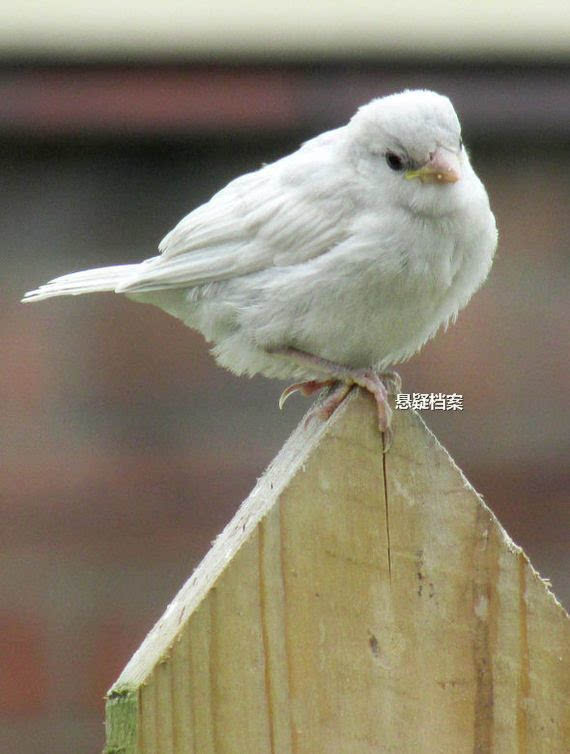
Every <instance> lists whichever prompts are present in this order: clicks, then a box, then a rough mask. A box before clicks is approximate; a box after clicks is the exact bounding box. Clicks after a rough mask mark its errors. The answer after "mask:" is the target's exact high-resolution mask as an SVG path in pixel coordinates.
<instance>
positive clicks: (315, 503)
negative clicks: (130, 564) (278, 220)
mask: <svg viewBox="0 0 570 754" xmlns="http://www.w3.org/2000/svg"><path fill="white" fill-rule="evenodd" d="M189 536H190V535H189ZM569 647H570V621H568V617H567V615H566V614H565V613H564V611H563V609H562V607H561V606H560V604H559V603H558V602H557V601H556V599H555V597H554V596H553V594H552V593H551V592H550V591H549V589H548V586H547V584H546V583H545V582H543V581H542V580H541V579H540V577H539V576H538V574H537V573H536V571H535V570H534V569H533V568H532V566H531V564H530V563H529V561H528V559H527V558H526V556H525V554H524V553H523V552H522V550H521V549H520V548H518V547H517V546H516V545H514V544H513V542H512V541H511V540H510V538H509V537H508V535H507V534H506V532H505V531H504V529H503V528H502V527H501V525H500V524H499V522H498V521H497V519H496V518H495V516H494V515H493V513H492V512H491V511H490V510H489V508H488V507H487V506H486V505H485V503H484V502H483V500H482V498H481V497H480V496H479V495H478V494H477V493H476V492H475V490H474V489H473V488H472V487H471V485H470V484H469V482H468V481H467V480H466V479H465V477H464V476H463V474H462V472H461V470H460V469H459V468H458V467H457V466H456V465H455V463H454V462H453V460H452V459H451V458H450V456H449V455H448V453H447V452H446V450H445V449H444V448H443V447H442V446H441V445H440V444H439V443H438V441H437V440H436V438H435V437H434V436H433V434H432V433H431V432H430V431H429V430H428V429H427V428H426V426H425V425H424V424H423V422H422V421H421V419H420V418H419V417H418V416H417V415H416V414H414V413H413V412H408V411H405V412H397V415H396V417H395V439H394V443H393V446H392V448H391V449H390V451H389V453H388V454H386V455H383V453H382V440H381V436H380V435H379V433H378V430H377V427H376V417H375V410H374V407H373V405H372V402H371V401H370V400H369V397H368V396H367V395H363V394H362V393H360V392H359V391H353V394H351V395H350V396H349V398H348V399H347V400H346V401H345V402H344V404H343V405H342V406H341V407H340V408H339V409H338V410H337V411H336V412H335V414H334V415H333V417H332V418H331V419H330V420H329V421H328V422H326V423H324V424H321V423H318V422H313V423H311V424H310V425H309V426H308V427H307V428H305V427H304V425H303V422H301V424H300V426H299V427H298V428H297V430H295V432H294V433H293V435H292V436H291V437H290V439H289V440H288V441H287V443H286V444H285V445H284V447H283V448H282V450H281V452H280V453H279V454H278V456H277V457H276V458H275V460H274V461H273V462H272V464H271V465H270V466H269V468H268V469H267V471H266V472H265V474H264V475H263V476H262V477H261V479H260V480H259V481H258V483H257V485H256V487H255V488H254V490H253V491H252V493H251V494H250V496H249V497H248V498H247V499H246V500H245V502H244V503H243V504H242V506H241V507H240V509H239V510H238V512H237V513H236V514H235V516H234V518H233V519H232V520H231V521H230V523H229V524H228V525H227V527H226V528H225V529H224V531H223V532H222V533H221V534H220V536H219V537H218V538H217V539H216V541H215V543H214V544H213V546H212V548H211V550H210V552H209V553H208V554H207V555H206V557H205V558H204V560H203V561H202V563H201V564H200V565H199V566H198V568H197V569H196V570H195V572H194V573H193V574H192V576H191V577H190V578H189V580H188V581H187V582H186V584H184V586H183V587H182V588H181V590H180V591H179V593H178V594H177V595H176V596H175V598H174V599H173V600H172V602H171V603H170V604H169V606H168V608H167V609H166V611H165V613H164V615H163V616H162V618H161V619H160V620H159V621H158V623H157V624H156V625H155V627H154V628H153V629H152V630H151V631H150V633H149V634H148V636H147V637H146V639H145V640H144V642H143V643H142V645H141V646H140V648H139V649H138V650H137V652H136V653H135V654H134V655H133V657H132V659H131V660H130V662H129V663H128V664H127V666H126V667H125V669H124V671H123V672H122V674H121V676H120V677H119V679H118V680H117V682H116V683H115V685H114V686H113V687H112V689H111V690H110V692H109V695H108V702H107V748H106V752H108V754H111V753H112V752H116V753H118V752H124V753H125V754H131V753H133V752H137V753H139V752H144V753H145V754H170V753H172V754H182V752H184V754H193V753H194V752H195V753H196V754H208V753H209V752H212V753H214V752H215V753H216V754H217V753H218V752H224V753H225V752H228V753H231V754H234V753H235V754H241V753H242V752H243V754H246V753H249V752H255V753H256V754H257V752H259V754H264V753H265V752H268V753H270V752H271V753H274V754H282V753H283V754H288V753H289V752H291V754H293V753H294V754H305V753H306V754H315V753H316V752H319V753H320V752H325V753H327V752H331V753H336V752H339V753H340V754H343V753H344V752H346V753H347V754H360V753H362V754H368V753H370V754H372V753H374V754H376V753H377V752H387V753H388V752H394V754H396V753H397V754H407V753H408V752H409V753H410V754H412V753H413V754H417V753H418V752H430V754H431V753H432V752H438V754H446V752H449V753H450V754H459V753H460V752H487V751H489V752H490V751H494V752H512V751H517V752H519V753H528V754H536V753H537V752H544V753H545V754H553V752H558V751H560V752H562V751H563V750H564V746H565V743H564V742H567V741H568V740H570V720H569V718H568V714H567V707H568V698H569V694H570V681H569V678H570V673H569V664H570V663H569V655H570V652H569Z"/></svg>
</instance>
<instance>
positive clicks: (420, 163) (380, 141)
mask: <svg viewBox="0 0 570 754" xmlns="http://www.w3.org/2000/svg"><path fill="white" fill-rule="evenodd" d="M346 134H347V137H348V142H347V143H348V145H349V149H350V152H351V156H352V159H353V160H354V161H355V165H356V169H357V170H358V172H359V173H360V174H361V175H363V176H364V177H365V178H366V179H367V181H368V182H369V183H370V182H371V183H372V186H371V188H372V190H374V187H375V186H377V188H378V192H379V194H381V197H380V196H379V198H381V199H382V200H383V201H385V200H386V199H387V198H391V200H392V201H394V202H396V203H398V204H401V205H404V206H408V207H409V208H410V209H412V210H416V211H417V212H420V213H429V214H436V215H437V214H442V213H445V212H448V211H452V210H453V208H454V206H458V205H459V204H461V203H462V198H463V197H464V184H465V182H466V180H467V179H469V178H471V176H473V175H474V174H473V172H472V170H471V167H470V165H469V158H468V157H467V154H466V152H465V149H464V147H463V142H462V139H461V126H460V124H459V120H458V118H457V115H456V113H455V110H454V109H453V105H452V104H451V102H450V101H449V99H448V98H447V97H443V96H442V95H440V94H436V93H435V92H430V91H426V90H416V91H413V90H407V91H405V92H401V93H399V94H393V95H390V96H388V97H383V98H382V99H376V100H372V102H370V103H368V104H367V105H364V106H363V107H361V108H360V109H359V110H358V112H357V113H356V115H355V116H354V117H353V118H352V120H351V121H350V123H349V124H348V126H347V128H346Z"/></svg>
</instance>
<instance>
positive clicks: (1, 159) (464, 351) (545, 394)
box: [0, 0, 570, 754]
mask: <svg viewBox="0 0 570 754" xmlns="http://www.w3.org/2000/svg"><path fill="white" fill-rule="evenodd" d="M461 6H462V4H460V3H457V4H453V3H447V2H444V1H443V0H435V1H434V2H431V3H429V4H425V3H419V2H409V3H397V4H394V3H390V4H384V3H378V2H372V0H370V1H369V2H367V1H366V0H364V2H360V3H358V4H354V3H349V2H348V0H346V2H345V1H343V0H339V2H336V3H334V4H332V3H325V2H324V0H320V1H316V2H313V3H306V2H296V1H295V2H288V3H285V2H275V3H269V4H268V3H264V4H261V3H259V2H255V1H253V0H250V2H247V3H239V4H236V3H230V2H229V1H228V0H209V2H208V3H202V2H194V3H181V2H174V1H173V0H163V2H161V3H156V2H154V3H152V2H145V1H144V0H143V1H142V2H138V3H137V4H136V6H135V4H132V5H130V6H129V5H128V4H125V3H116V2H111V0H99V2H97V3H95V4H93V3H92V2H90V3H87V2H85V0H83V1H80V2H75V3H73V6H71V4H70V3H68V2H64V1H63V0H59V1H58V0H46V2H44V3H43V4H38V3H26V2H23V3H22V4H21V5H20V7H19V9H18V10H16V9H15V7H14V6H12V5H11V4H5V5H3V6H2V7H1V8H0V175H1V180H0V195H1V206H2V212H1V213H0V231H1V232H0V238H1V244H0V254H1V261H2V276H1V280H0V286H1V298H0V301H1V304H0V306H1V309H0V353H1V354H2V358H1V366H0V394H1V396H2V401H1V403H0V417H1V420H0V442H1V446H2V454H1V457H0V463H1V466H2V473H1V476H0V507H1V512H0V515H1V526H0V538H1V550H0V637H1V639H0V666H1V669H0V751H6V752H7V751H10V752H16V751H17V752H20V754H28V753H32V752H34V753H35V752H40V751H41V752H42V753H43V752H58V754H67V753H69V754H72V753H73V754H75V753H76V752H79V751H81V752H97V751H99V750H100V749H101V748H102V746H103V717H104V708H103V695H104V693H105V691H106V690H107V689H108V688H109V686H110V685H111V684H112V682H113V681H114V680H115V678H116V677H117V675H118V674H119V672H120V671H121V669H122V667H123V666H124V665H125V664H126V662H127V660H128V659H129V657H130V656H131V654H132V653H133V652H134V650H135V649H136V648H137V646H138V645H139V644H140V642H141V641H142V639H143V637H144V636H145V634H146V632H147V631H148V630H149V629H150V628H151V626H152V625H153V623H154V622H155V621H156V620H157V619H158V618H159V616H160V615H161V613H162V612H163V610H164V608H165V607H166V605H167V603H168V602H169V601H170V600H171V599H172V597H173V596H174V594H175V593H176V591H177V589H178V588H179V587H180V585H181V584H182V583H183V581H184V580H185V579H186V578H187V577H188V576H189V575H190V573H191V571H192V570H193V568H194V567H195V566H196V564H197V563H198V562H199V560H200V558H201V557H202V556H203V555H204V554H205V552H206V551H207V549H208V547H209V543H210V542H211V540H212V539H213V538H214V537H215V536H216V535H217V534H218V532H219V531H220V530H221V528H222V527H223V526H224V525H225V523H226V522H227V521H228V520H229V519H230V517H231V516H232V513H233V512H234V511H235V509H236V507H237V506H238V505H239V503H240V501H241V500H242V499H243V498H244V497H245V496H246V495H247V493H248V491H249V490H250V489H251V487H252V486H253V485H254V483H255V481H256V478H257V477H258V476H259V475H260V474H261V473H262V471H263V469H264V468H265V466H266V465H267V464H268V463H269V461H270V460H271V459H272V457H273V456H274V455H275V453H276V452H277V451H278V449H279V448H280V447H281V445H282V444H283V442H284V441H285V439H286V438H287V436H288V435H289V433H290V432H291V430H292V429H293V428H294V426H295V425H296V423H297V422H298V420H299V419H300V417H301V416H302V414H303V413H304V411H305V410H306V409H307V407H308V405H309V404H308V403H307V402H306V401H304V400H303V399H299V398H295V399H291V401H289V402H288V404H287V406H286V408H285V410H284V411H283V412H279V410H278V408H277V399H278V396H279V393H280V391H281V389H282V387H283V385H281V384H279V383H275V382H269V381H266V380H263V379H254V380H247V379H238V378H236V377H234V376H233V375H231V374H229V373H227V372H225V371H223V370H221V369H219V368H217V367H216V366H215V365H214V362H213V360H212V358H211V357H210V355H209V353H208V347H207V345H206V344H205V343H204V342H203V340H202V338H201V337H200V336H198V335H197V334H195V333H193V332H192V331H190V330H188V329H186V328H184V327H183V326H182V325H181V324H180V323H179V322H178V321H177V320H174V319H172V318H169V317H168V316H167V315H166V314H164V313H162V312H161V311H159V310H158V309H153V308H152V307H150V306H143V305H138V304H134V303H131V302H129V301H127V300H124V299H122V298H119V297H117V296H113V295H108V294H106V295H98V296H92V297H83V298H73V299H72V298H68V299H54V300H52V301H48V302H44V303H40V304H34V305H27V306H23V305H22V304H20V298H21V297H22V295H23V293H24V292H25V291H27V290H29V289H31V288H35V287H36V286H37V285H38V284H40V283H43V282H45V281H46V280H48V279H50V278H52V277H54V276H56V275H60V274H63V273H65V272H71V271H74V270H78V269H82V268H87V267H93V266H102V265H108V264H114V263H122V262H132V261H136V260H139V259H142V258H144V257H148V256H151V255H153V254H154V253H155V250H156V246H157V244H158V242H159V241H160V239H161V238H162V236H163V235H165V233H166V232H167V231H168V230H169V229H170V228H171V227H172V226H173V225H174V224H175V223H176V222H177V221H178V220H179V219H180V218H181V217H182V216H183V215H184V214H186V213H187V212H188V211H189V210H190V209H191V208H193V207H195V206H197V205H198V204H200V203H201V202H203V201H205V200H207V199H208V198H209V197H210V196H211V194H212V193H213V192H214V191H216V190H217V189H219V188H221V187H222V186H223V185H224V184H225V183H226V182H227V181H228V180H230V179H231V178H233V177H235V176H237V175H239V174H241V173H243V172H245V171H249V170H253V169H256V168H257V167H259V166H260V165H261V164H262V163H263V162H268V161H272V160H273V159H275V158H277V157H279V156H281V155H283V154H285V153H287V152H289V151H292V150H294V149H296V148H297V146H298V145H299V143H300V142H301V141H302V140H304V139H306V138H309V137H310V136H312V135H315V134H316V133H318V132H320V131H322V130H325V129H327V128H331V127H335V126H338V125H341V124H343V123H344V122H345V121H346V120H347V119H348V118H349V117H350V116H351V115H352V113H353V112H354V111H355V110H356V108H357V107H358V106H359V105H360V104H363V103H364V102H366V101H368V100H369V99H371V98H373V97H377V96H382V95H384V94H387V93H390V92H394V91H397V90H400V89H402V88H406V87H411V88H414V87H428V88H433V89H435V90H437V91H439V92H441V93H444V94H447V95H448V96H450V97H451V99H452V100H453V102H454V104H455V106H456V109H457V110H458V112H459V115H460V118H461V120H462V122H463V126H464V139H465V142H466V144H467V145H468V147H469V148H470V150H471V155H472V161H473V163H474V165H475V168H476V170H477V171H478V173H479V175H480V176H481V178H482V179H483V181H484V182H485V184H486V186H487V189H488V192H489V195H490V198H491V203H492V206H493V209H494V211H495V214H496V217H497V221H498V225H499V229H500V244H499V250H498V253H497V257H496V262H495V265H494V267H493V270H492V273H491V276H490V279H489V281H488V282H487V284H486V285H485V287H484V288H483V289H482V290H481V291H480V292H479V293H478V294H477V295H476V296H475V298H474V299H473V301H472V302H471V304H470V305H469V307H468V308H467V309H466V310H465V311H464V312H463V313H462V314H461V315H460V317H459V320H458V322H457V324H456V325H455V326H454V327H453V328H451V329H450V330H449V331H448V332H447V333H445V334H443V333H442V334H440V335H439V337H438V338H437V339H436V340H435V341H433V342H432V343H430V344H429V345H428V346H427V347H426V348H425V349H424V350H423V351H422V352H421V353H420V354H419V355H417V356H416V357H415V358H414V359H413V360H411V361H410V362H409V363H407V364H405V365H404V366H403V367H402V368H401V370H400V371H401V374H402V377H403V380H404V390H405V391H406V392H414V391H415V392H444V393H452V392H457V393H461V394H463V396H464V406H465V409H464V411H463V412H462V413H458V412H457V413H456V412H454V413H441V412H424V413H423V416H424V419H425V420H426V422H427V423H428V425H429V426H430V427H431V428H432V429H433V430H434V431H435V432H436V434H437V435H438V436H439V438H440V440H441V441H442V442H443V443H444V444H445V445H446V446H447V448H448V449H449V451H450V453H451V455H452V456H453V457H454V458H455V460H456V461H457V463H458V464H459V465H460V466H461V467H462V468H463V470H464V472H465V473H466V475H467V476H468V478H469V479H470V481H471V482H472V483H473V485H474V486H475V487H476V488H477V489H478V490H479V491H480V492H481V493H482V494H483V495H484V497H485V499H486V500H487V502H488V503H489V504H490V506H491V507H492V508H493V510H494V511H495V513H496V514H497V516H498V517H499V519H500V520H501V522H502V523H503V525H504V526H505V527H506V528H507V530H508V531H509V533H510V534H511V536H512V537H513V539H514V540H515V541H516V542H517V543H518V544H520V545H522V546H523V547H524V549H525V550H526V552H527V553H528V555H529V556H530V558H531V560H532V562H533V563H534V565H535V567H536V568H537V569H538V570H539V571H540V573H541V575H542V576H543V577H544V578H547V579H550V580H551V581H552V584H553V588H554V590H555V592H556V593H557V595H558V597H559V598H560V599H561V600H562V601H563V602H564V603H565V604H566V605H568V604H569V603H570V577H569V570H568V565H569V563H570V554H569V550H568V531H569V529H568V523H569V521H568V501H569V497H570V493H569V487H570V485H569V478H568V420H569V415H568V401H567V396H568V320H569V308H568V300H567V291H568V282H569V281H568V277H569V267H568V245H569V241H568V239H569V238H570V212H569V211H568V210H569V197H570V138H569V137H570V75H569V74H570V57H569V49H568V40H569V39H570V28H569V27H570V18H569V14H568V12H567V8H566V7H565V3H563V2H562V0H560V2H550V3H546V4H537V6H536V7H534V6H533V7H531V4H520V3H511V2H506V1H505V0H502V1H501V0H499V1H498V2H493V3H478V4H470V5H469V6H468V7H467V6H466V7H461Z"/></svg>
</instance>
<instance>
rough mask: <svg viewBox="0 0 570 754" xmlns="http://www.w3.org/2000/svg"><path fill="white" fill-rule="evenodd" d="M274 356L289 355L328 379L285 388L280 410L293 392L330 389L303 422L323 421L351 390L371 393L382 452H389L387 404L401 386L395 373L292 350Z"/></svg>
mask: <svg viewBox="0 0 570 754" xmlns="http://www.w3.org/2000/svg"><path fill="white" fill-rule="evenodd" d="M273 353H281V354H283V355H284V356H289V357H290V358H292V359H293V360H294V361H296V362H297V363H299V364H302V365H303V366H312V367H314V368H315V367H316V368H317V369H319V370H321V371H323V372H324V373H326V374H327V375H329V376H330V378H329V379H327V380H322V381H319V380H310V381H308V382H298V383H295V384H294V385H290V386H289V387H288V388H285V390H284V391H283V392H282V393H281V397H280V399H279V407H280V408H282V407H283V404H284V403H285V401H286V400H287V398H288V397H289V396H290V395H292V394H293V393H295V392H300V393H302V394H303V395H312V394H313V393H315V392H317V391H318V390H321V389H322V388H324V387H329V388H333V389H332V390H331V391H330V392H329V394H328V395H327V396H326V397H325V398H324V400H323V401H322V402H321V403H319V404H318V405H317V406H315V408H314V409H312V410H311V412H310V413H309V415H308V417H307V420H306V422H305V423H307V422H308V421H310V420H311V419H312V418H314V417H317V418H319V419H322V420H326V419H328V418H329V417H330V416H332V414H333V413H334V411H335V410H336V409H337V408H338V406H340V404H341V403H342V401H343V400H344V399H345V398H346V396H347V395H348V393H349V392H350V391H351V390H352V388H353V387H354V386H355V385H358V386H359V387H362V388H364V389H365V390H367V391H368V392H369V393H371V394H372V396H373V397H374V400H375V401H376V412H377V416H378V429H379V430H380V432H381V433H382V434H383V435H384V452H385V453H386V452H387V451H388V449H389V448H390V445H391V444H392V439H393V432H392V429H391V426H390V425H391V422H392V409H391V408H390V404H389V402H388V394H389V393H399V392H400V390H401V386H402V380H401V379H400V376H399V375H398V374H397V373H396V372H386V373H384V374H378V373H377V372H375V371H374V370H373V369H350V368H349V367H345V366H343V365H340V364H335V363H333V362H330V361H327V360H326V359H322V358H320V357H318V356H313V355H312V354H308V353H305V352H303V351H299V350H297V349H295V348H284V349H275V350H274V351H273Z"/></svg>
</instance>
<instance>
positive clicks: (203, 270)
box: [116, 134, 352, 293]
mask: <svg viewBox="0 0 570 754" xmlns="http://www.w3.org/2000/svg"><path fill="white" fill-rule="evenodd" d="M332 144H334V140H333V139H331V138H330V134H323V135H321V136H320V137H317V138H316V139H313V140H311V141H310V142H307V143H306V144H305V145H304V146H303V147H302V148H301V149H300V150H299V151H298V152H296V153H295V154H294V155H290V156H289V157H286V158H283V159H282V160H279V161H278V162H275V163H272V164H271V165H267V166H265V167H263V168H261V169H260V170H258V171H257V172H255V173H249V174H247V175H244V176H241V177H239V178H237V179H236V180H234V181H232V182H231V183H229V184H228V185H227V186H226V187H225V188H224V189H222V190H221V191H220V192H218V193H217V194H215V195H214V196H213V197H212V199H210V201H209V202H207V203H206V204H204V205H202V206H201V207H198V208H197V209H195V210H194V211H193V212H191V213H190V214H189V215H187V216H186V217H185V218H184V219H183V220H181V221H180V223H179V224H178V225H177V226H176V227H175V228H174V229H173V230H172V231H171V232H170V233H169V234H168V235H167V236H166V237H165V238H164V240H163V241H162V243H161V244H160V250H161V252H162V254H161V256H158V257H153V258H152V259H148V260H146V261H145V262H143V263H142V264H141V265H139V266H138V267H137V269H136V271H135V274H133V275H132V276H129V277H128V278H126V279H124V280H123V282H122V283H121V284H120V285H119V286H118V287H117V289H116V290H117V292H118V293H119V292H121V293H122V292H129V293H135V292H143V291H151V290H158V289H163V288H173V287H176V288H179V287H186V286H194V285H200V284H203V283H209V282H214V281H219V280H227V279H229V278H233V277H238V276H241V275H248V274H250V273H252V272H256V271H258V270H262V269H265V268H267V267H271V266H285V265H291V264H299V263H302V262H304V261H306V260H308V259H311V258H313V257H315V256H318V255H320V254H322V253H324V252H326V251H327V250H329V249H330V248H332V247H333V246H335V245H336V244H337V243H339V242H340V241H342V240H343V239H344V238H345V236H346V232H347V227H348V223H349V220H350V218H351V216H352V212H351V210H352V202H351V201H350V199H349V198H348V199H347V197H350V195H351V191H350V185H349V184H350V176H349V175H345V174H343V173H342V171H339V170H338V167H335V168H333V169H331V164H330V163H331V162H333V161H334V159H335V156H336V155H335V154H334V149H333V150H331V149H330V148H329V146H330V145H332ZM347 173H348V171H347ZM307 175H311V176H312V180H311V181H307V180H306V179H307Z"/></svg>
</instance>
